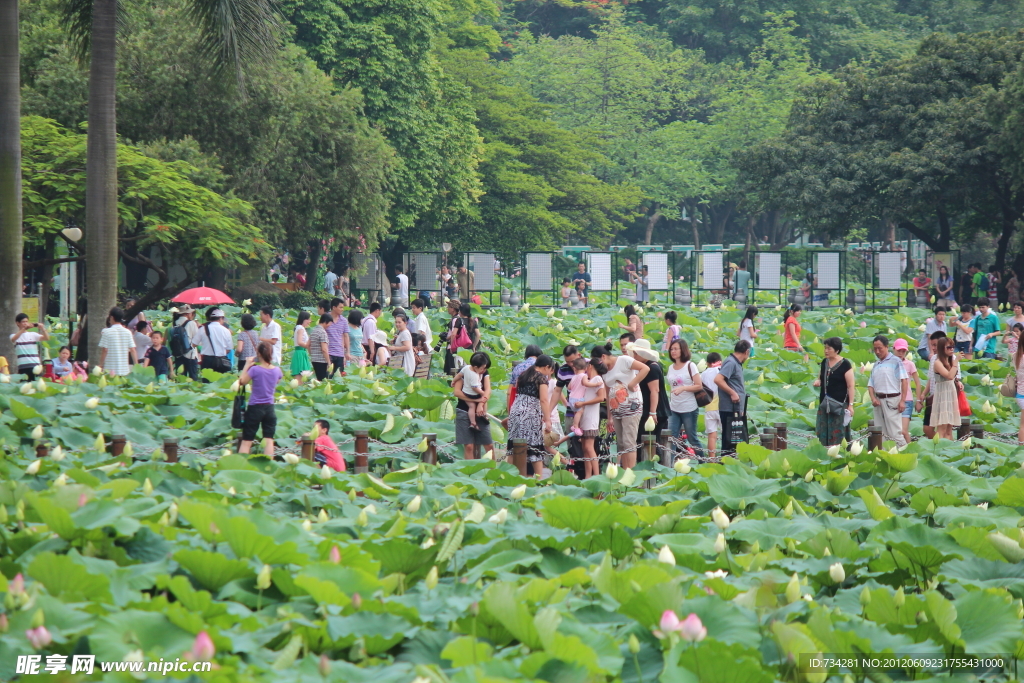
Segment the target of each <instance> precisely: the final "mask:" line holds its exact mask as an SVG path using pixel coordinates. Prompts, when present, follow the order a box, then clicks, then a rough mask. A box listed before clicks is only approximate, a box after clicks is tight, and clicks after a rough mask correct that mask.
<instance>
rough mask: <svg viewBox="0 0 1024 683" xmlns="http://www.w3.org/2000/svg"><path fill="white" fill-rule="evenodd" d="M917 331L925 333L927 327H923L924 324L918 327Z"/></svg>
mask: <svg viewBox="0 0 1024 683" xmlns="http://www.w3.org/2000/svg"><path fill="white" fill-rule="evenodd" d="M917 331H918V332H927V331H928V327H927V325H924V324H922V325H919V326H918V328H917Z"/></svg>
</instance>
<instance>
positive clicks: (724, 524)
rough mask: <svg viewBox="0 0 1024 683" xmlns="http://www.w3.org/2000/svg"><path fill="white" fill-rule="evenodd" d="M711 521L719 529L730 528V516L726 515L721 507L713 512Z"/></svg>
mask: <svg viewBox="0 0 1024 683" xmlns="http://www.w3.org/2000/svg"><path fill="white" fill-rule="evenodd" d="M711 521H713V522H714V523H715V526H717V527H718V528H719V529H722V530H725V529H727V528H729V524H730V521H729V515H727V514H725V512H724V511H723V510H722V508H720V507H716V508H715V509H714V510H712V511H711Z"/></svg>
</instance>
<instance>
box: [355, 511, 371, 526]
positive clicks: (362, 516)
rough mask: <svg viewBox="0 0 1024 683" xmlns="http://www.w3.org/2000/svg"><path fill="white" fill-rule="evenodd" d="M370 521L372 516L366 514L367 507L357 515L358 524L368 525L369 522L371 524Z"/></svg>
mask: <svg viewBox="0 0 1024 683" xmlns="http://www.w3.org/2000/svg"><path fill="white" fill-rule="evenodd" d="M369 522H370V518H369V516H368V515H367V514H366V510H365V509H363V510H360V511H359V514H358V515H357V516H356V524H357V525H358V526H366V525H367V524H369Z"/></svg>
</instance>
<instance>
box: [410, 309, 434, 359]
mask: <svg viewBox="0 0 1024 683" xmlns="http://www.w3.org/2000/svg"><path fill="white" fill-rule="evenodd" d="M425 308H426V304H425V303H424V301H423V299H413V302H412V314H413V316H414V320H413V323H414V329H415V330H416V332H418V333H420V334H422V335H423V337H424V339H426V343H427V348H430V347H431V346H433V344H434V334H433V332H431V330H430V321H429V320H427V314H426V312H425V311H424V310H423V309H425Z"/></svg>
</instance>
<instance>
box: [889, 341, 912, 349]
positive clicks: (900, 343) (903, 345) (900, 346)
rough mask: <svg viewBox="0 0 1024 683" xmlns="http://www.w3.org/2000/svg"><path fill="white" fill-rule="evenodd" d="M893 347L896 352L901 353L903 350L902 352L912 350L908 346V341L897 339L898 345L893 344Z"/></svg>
mask: <svg viewBox="0 0 1024 683" xmlns="http://www.w3.org/2000/svg"><path fill="white" fill-rule="evenodd" d="M892 347H893V348H894V349H895V350H897V351H901V350H902V351H906V350H908V349H909V348H910V347H909V346H908V345H907V340H906V339H897V340H896V343H895V344H893V345H892Z"/></svg>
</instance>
